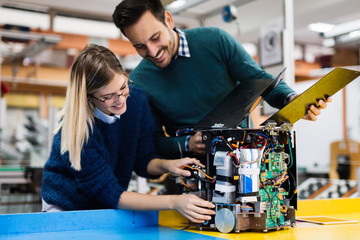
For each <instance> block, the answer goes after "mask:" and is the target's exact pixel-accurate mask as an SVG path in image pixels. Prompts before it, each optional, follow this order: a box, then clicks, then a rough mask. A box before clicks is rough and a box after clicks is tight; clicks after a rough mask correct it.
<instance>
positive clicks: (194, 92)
mask: <svg viewBox="0 0 360 240" xmlns="http://www.w3.org/2000/svg"><path fill="white" fill-rule="evenodd" d="M184 32H185V35H186V39H187V41H188V44H189V50H190V54H191V57H190V58H187V57H178V58H176V59H174V60H173V61H172V62H171V64H170V65H169V66H167V67H166V68H163V69H160V68H157V67H156V66H155V65H154V64H153V63H152V62H150V61H148V60H146V59H143V60H142V61H141V63H140V64H139V65H138V66H137V67H136V68H135V69H134V70H133V71H132V72H131V74H130V78H131V79H132V80H133V81H134V83H135V85H137V86H139V87H140V88H142V89H143V90H144V91H145V93H146V94H147V95H148V98H149V101H150V105H151V107H152V111H153V114H154V118H155V121H156V125H157V126H156V131H155V136H154V137H155V145H156V148H157V151H158V153H159V154H160V155H162V156H163V157H166V158H179V157H180V154H179V145H178V139H177V138H176V137H175V133H176V131H177V130H178V129H184V128H191V127H193V126H194V125H195V124H196V123H198V122H199V121H200V120H201V119H202V118H204V117H205V116H206V115H207V114H208V113H209V112H210V111H211V110H212V109H213V108H214V107H215V106H216V105H217V104H218V103H219V102H220V101H221V100H222V99H223V98H224V97H225V96H226V95H227V94H228V93H229V92H230V91H231V90H232V89H233V88H234V87H235V86H236V85H237V84H238V83H239V82H242V83H243V82H246V81H251V80H252V79H268V78H274V77H273V76H272V75H270V74H268V73H266V72H265V71H264V70H262V69H261V68H260V67H259V65H258V64H257V63H256V62H255V61H254V60H253V58H252V57H251V56H250V55H249V54H248V53H247V52H246V51H245V50H244V49H243V47H242V46H241V45H240V44H239V43H238V42H237V41H236V40H235V39H234V38H233V37H231V35H229V34H228V33H226V32H225V31H222V30H220V29H218V28H208V27H206V28H195V29H189V30H184ZM292 92H293V90H291V89H290V88H289V87H288V86H287V85H286V83H285V82H281V83H280V84H279V85H278V86H277V87H276V88H275V89H274V90H273V91H272V92H271V93H270V94H269V95H268V96H267V98H266V99H265V100H266V101H267V102H268V103H269V104H270V105H272V106H273V107H276V108H281V107H283V106H284V102H285V99H286V97H287V96H288V94H290V93H292ZM161 126H165V127H166V131H167V133H168V134H170V136H172V137H170V138H166V137H164V134H163V132H162V128H161ZM185 138H186V137H181V138H180V146H181V147H182V151H183V152H184V146H185V144H184V143H185Z"/></svg>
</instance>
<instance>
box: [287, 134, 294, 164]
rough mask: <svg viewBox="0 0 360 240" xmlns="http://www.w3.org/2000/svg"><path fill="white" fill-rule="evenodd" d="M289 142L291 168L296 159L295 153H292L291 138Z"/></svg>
mask: <svg viewBox="0 0 360 240" xmlns="http://www.w3.org/2000/svg"><path fill="white" fill-rule="evenodd" d="M288 143H289V151H290V166H289V168H291V167H292V165H293V162H294V161H293V155H292V151H291V145H290V138H289V141H288Z"/></svg>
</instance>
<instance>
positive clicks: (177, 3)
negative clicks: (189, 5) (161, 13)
mask: <svg viewBox="0 0 360 240" xmlns="http://www.w3.org/2000/svg"><path fill="white" fill-rule="evenodd" d="M185 4H186V1H185V0H177V1H174V2H172V3H170V4H169V5H167V6H166V8H169V9H176V8H179V7H181V6H184V5H185Z"/></svg>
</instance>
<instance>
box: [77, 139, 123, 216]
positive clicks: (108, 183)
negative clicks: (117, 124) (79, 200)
mask: <svg viewBox="0 0 360 240" xmlns="http://www.w3.org/2000/svg"><path fill="white" fill-rule="evenodd" d="M107 153H108V152H107V151H106V150H105V146H104V141H102V138H101V136H100V134H96V133H95V134H94V135H92V136H91V137H90V138H89V141H88V143H87V144H86V145H85V147H84V148H83V151H82V154H81V170H80V171H76V170H74V169H72V173H73V174H74V176H75V179H76V181H77V182H78V184H79V187H80V188H81V190H82V191H84V192H86V193H87V194H88V195H89V196H90V197H94V198H96V199H97V200H98V201H99V202H101V203H102V204H103V205H104V206H105V207H108V208H113V209H116V208H118V202H119V198H120V195H121V194H122V193H123V192H124V191H125V190H124V189H122V188H121V187H120V185H119V183H118V181H117V178H116V177H115V175H114V173H113V171H112V169H111V167H110V166H109V164H107V162H106V160H105V157H106V156H104V154H107Z"/></svg>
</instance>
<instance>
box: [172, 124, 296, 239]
mask: <svg viewBox="0 0 360 240" xmlns="http://www.w3.org/2000/svg"><path fill="white" fill-rule="evenodd" d="M201 133H202V137H203V143H205V146H206V152H207V155H206V158H205V159H203V160H202V163H203V164H204V165H205V166H206V168H204V169H202V168H199V167H197V166H185V167H184V168H185V169H187V170H190V171H191V172H192V175H191V176H190V177H186V178H185V177H182V178H179V181H178V182H179V183H180V184H182V185H183V187H184V191H185V192H186V193H188V194H195V195H197V196H199V197H201V198H203V199H205V200H208V201H211V202H213V203H214V204H215V206H216V208H215V210H216V215H215V217H214V218H213V219H212V220H210V221H207V222H205V223H204V224H201V225H199V226H198V227H201V228H210V229H216V230H218V231H220V232H223V233H229V232H240V231H244V230H256V231H264V232H266V231H268V230H271V229H281V228H288V227H291V226H295V209H296V207H297V200H296V199H297V198H296V176H297V175H296V159H295V144H294V143H293V142H294V140H293V139H295V138H293V135H294V134H295V133H293V132H291V131H290V130H289V129H288V128H275V127H273V128H268V129H266V128H263V129H210V130H203V131H201Z"/></svg>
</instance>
